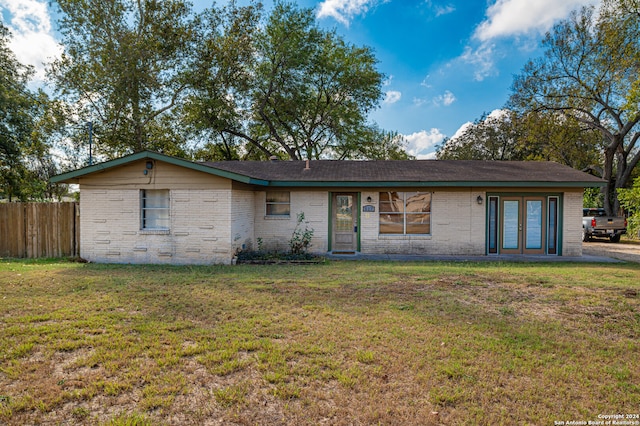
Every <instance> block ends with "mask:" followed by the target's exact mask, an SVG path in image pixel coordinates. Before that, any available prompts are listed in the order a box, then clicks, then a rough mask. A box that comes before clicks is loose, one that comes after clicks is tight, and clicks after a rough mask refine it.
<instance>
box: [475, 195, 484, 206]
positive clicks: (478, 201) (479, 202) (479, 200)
mask: <svg viewBox="0 0 640 426" xmlns="http://www.w3.org/2000/svg"><path fill="white" fill-rule="evenodd" d="M482 201H483V200H482V195H478V198H476V203H478V204H482Z"/></svg>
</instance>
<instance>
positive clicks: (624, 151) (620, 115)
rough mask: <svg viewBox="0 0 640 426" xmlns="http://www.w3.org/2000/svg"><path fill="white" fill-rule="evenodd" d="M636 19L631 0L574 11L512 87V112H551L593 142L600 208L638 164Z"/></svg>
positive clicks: (610, 207) (612, 200)
mask: <svg viewBox="0 0 640 426" xmlns="http://www.w3.org/2000/svg"><path fill="white" fill-rule="evenodd" d="M639 39H640V15H639V14H638V4H637V1H636V0H606V1H605V2H604V3H603V5H602V7H601V9H600V13H596V11H595V9H594V8H582V9H580V10H579V11H576V12H574V13H573V14H572V15H571V17H570V18H569V19H567V20H565V21H562V22H560V23H559V24H557V25H555V26H554V28H553V30H552V31H551V32H549V33H548V34H547V36H546V38H545V40H544V42H543V46H544V48H545V54H544V56H543V57H541V58H538V59H535V60H532V61H530V62H529V63H528V64H527V65H526V66H525V68H524V70H523V72H522V73H521V74H520V75H519V76H517V77H516V79H515V81H514V86H513V91H514V94H513V96H512V99H511V105H512V106H513V107H517V108H520V109H521V110H522V111H554V112H558V113H562V114H565V115H566V116H567V117H568V118H570V119H572V120H576V121H577V122H579V123H582V124H583V125H584V126H586V127H588V128H590V129H593V130H595V131H597V132H598V133H599V134H600V136H601V139H600V140H601V144H602V145H601V146H602V147H603V148H602V178H603V179H604V180H605V181H606V182H607V187H606V188H605V192H604V207H605V209H606V210H607V212H608V213H609V214H613V213H614V212H615V211H616V210H618V207H619V203H618V201H617V196H616V189H617V188H623V187H625V186H626V185H627V184H628V183H629V182H630V177H631V175H632V172H633V169H634V167H635V166H636V165H637V164H638V161H639V160H640V150H639V149H638V146H637V142H638V139H639V138H640V127H639V126H638V122H639V121H640V113H639V112H638V107H637V97H634V96H633V93H634V89H635V88H637V87H638V75H639V71H640V70H639V67H640V45H639V44H638V40H639Z"/></svg>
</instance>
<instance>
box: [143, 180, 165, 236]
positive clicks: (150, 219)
mask: <svg viewBox="0 0 640 426" xmlns="http://www.w3.org/2000/svg"><path fill="white" fill-rule="evenodd" d="M140 219H141V220H140V228H141V229H159V230H168V229H169V190H168V189H143V190H141V191H140Z"/></svg>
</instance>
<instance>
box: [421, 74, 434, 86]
mask: <svg viewBox="0 0 640 426" xmlns="http://www.w3.org/2000/svg"><path fill="white" fill-rule="evenodd" d="M430 77H431V76H430V75H429V74H427V75H426V76H425V77H424V79H422V81H421V82H420V86H422V87H426V88H427V89H429V88H431V87H433V86H431V84H429V78H430Z"/></svg>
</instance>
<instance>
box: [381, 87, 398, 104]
mask: <svg viewBox="0 0 640 426" xmlns="http://www.w3.org/2000/svg"><path fill="white" fill-rule="evenodd" d="M401 97H402V93H401V92H398V91H397V90H389V91H388V92H387V93H385V96H384V101H382V103H383V104H386V105H391V104H395V103H396V102H398V101H399V100H400V98H401Z"/></svg>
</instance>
